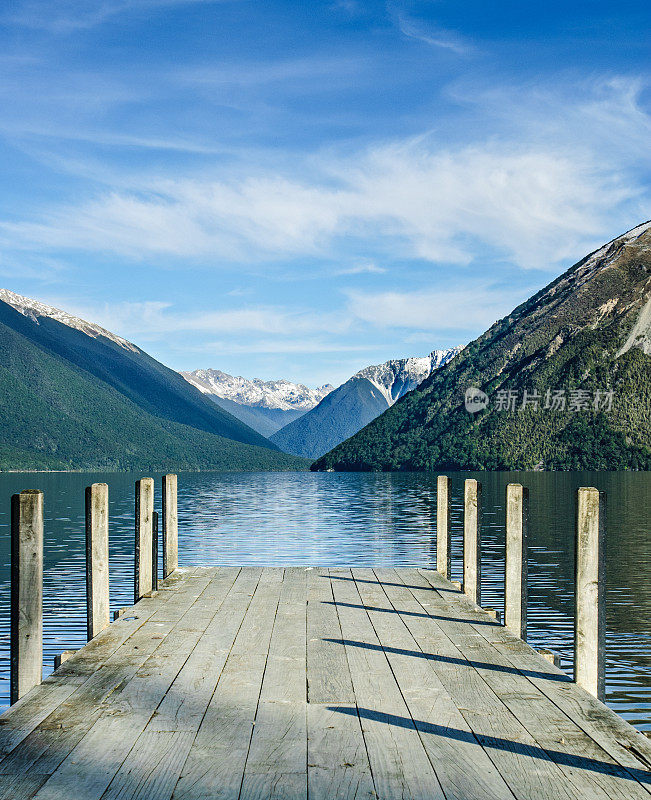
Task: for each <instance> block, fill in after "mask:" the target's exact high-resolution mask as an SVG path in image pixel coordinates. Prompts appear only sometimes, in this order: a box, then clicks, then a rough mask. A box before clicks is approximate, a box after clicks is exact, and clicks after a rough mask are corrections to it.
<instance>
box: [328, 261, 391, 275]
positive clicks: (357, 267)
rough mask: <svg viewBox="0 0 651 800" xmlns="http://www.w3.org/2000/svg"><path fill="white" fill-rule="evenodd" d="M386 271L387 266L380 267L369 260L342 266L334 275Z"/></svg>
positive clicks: (382, 272)
mask: <svg viewBox="0 0 651 800" xmlns="http://www.w3.org/2000/svg"><path fill="white" fill-rule="evenodd" d="M386 272H387V269H386V267H380V266H378V265H377V264H373V263H371V262H369V263H366V264H354V265H353V266H351V267H342V268H341V269H338V270H335V272H333V275H335V276H341V275H384V274H385V273H386Z"/></svg>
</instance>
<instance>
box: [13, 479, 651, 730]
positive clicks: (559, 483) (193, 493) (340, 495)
mask: <svg viewBox="0 0 651 800" xmlns="http://www.w3.org/2000/svg"><path fill="white" fill-rule="evenodd" d="M152 476H153V477H155V478H156V488H157V496H156V504H157V508H159V509H160V494H159V492H160V476H159V475H155V474H154V475H152ZM138 477H141V476H140V475H133V474H124V473H120V474H100V473H92V474H80V473H75V474H52V473H29V474H25V473H23V474H1V475H0V612H1V615H0V705H2V706H3V707H6V705H7V704H8V697H9V570H10V567H9V565H10V544H9V522H10V496H11V494H13V493H14V492H17V491H20V490H21V489H30V488H38V489H42V490H43V491H44V492H45V508H46V529H45V581H44V593H45V596H44V611H45V618H44V639H45V642H44V645H45V647H44V649H45V652H44V661H45V664H44V674H47V673H49V672H50V671H51V668H52V660H53V658H54V655H55V654H57V653H60V652H61V651H62V650H66V649H74V648H77V647H81V646H82V645H83V644H84V643H85V624H86V617H85V613H86V612H85V565H84V516H83V515H84V487H85V486H87V485H89V484H90V483H93V482H96V481H105V482H106V483H108V484H109V497H110V513H111V521H110V558H111V564H110V570H111V573H110V574H111V608H112V609H117V608H119V607H121V606H125V605H130V604H131V603H132V600H133V537H134V534H133V505H134V502H133V495H134V481H135V480H136V478H138ZM450 477H451V483H452V553H453V558H452V563H453V575H452V577H453V578H454V579H458V580H460V579H461V573H462V564H461V552H462V550H461V545H462V515H461V512H462V499H463V480H464V478H466V477H474V478H478V479H479V480H480V481H481V482H482V484H483V553H482V573H483V575H482V580H483V584H482V602H483V605H485V606H492V607H493V608H497V609H500V610H502V608H503V582H504V581H503V579H504V492H505V486H506V484H507V483H509V482H519V483H523V484H524V485H525V486H528V487H529V489H530V540H529V544H530V547H529V618H528V625H529V628H528V632H529V638H528V640H529V642H530V643H531V644H532V645H533V646H534V647H548V648H550V649H552V650H555V651H556V652H558V653H559V654H560V655H561V656H562V659H563V662H562V666H563V668H564V669H565V670H567V671H568V673H571V670H572V642H573V595H574V587H573V581H574V530H573V526H574V513H575V506H574V504H575V490H576V488H577V487H578V486H596V487H597V488H599V489H602V490H604V491H606V492H607V493H608V516H607V559H606V561H607V661H606V669H607V702H608V704H609V705H610V706H611V707H612V708H613V709H615V710H616V711H617V712H618V713H619V714H621V715H622V716H623V717H625V718H626V719H627V720H629V722H631V723H632V724H633V725H636V726H637V727H638V728H640V729H642V730H647V731H649V730H651V675H650V671H649V667H650V666H651V663H650V662H651V655H650V654H651V649H650V645H651V618H650V614H649V612H650V611H651V590H650V588H649V584H650V578H651V536H650V533H651V531H650V528H651V513H650V511H651V510H650V503H649V496H650V494H651V492H650V490H651V477H650V476H649V474H648V473H506V472H499V473H456V474H455V473H450ZM435 531H436V476H430V475H423V474H416V473H400V474H372V473H371V474H369V473H352V474H346V473H315V474H313V473H255V474H248V473H214V472H212V473H189V474H181V475H179V561H180V564H181V565H193V564H196V565H221V564H223V565H226V564H235V565H238V564H241V565H251V564H269V565H279V564H280V565H297V564H298V565H300V564H306V565H307V564H311V565H319V566H365V567H367V566H375V565H382V566H386V565H400V566H435Z"/></svg>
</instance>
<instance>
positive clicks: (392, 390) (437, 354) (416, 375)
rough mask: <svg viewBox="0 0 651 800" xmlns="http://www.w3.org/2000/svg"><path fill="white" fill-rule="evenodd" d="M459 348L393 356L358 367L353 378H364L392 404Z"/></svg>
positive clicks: (457, 351) (449, 358)
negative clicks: (404, 356) (379, 362)
mask: <svg viewBox="0 0 651 800" xmlns="http://www.w3.org/2000/svg"><path fill="white" fill-rule="evenodd" d="M461 349H462V348H461V347H460V346H459V347H450V348H448V349H447V350H433V351H432V352H431V353H430V354H429V355H428V356H424V357H423V358H419V357H417V356H416V357H413V358H394V359H391V361H385V362H384V364H377V365H376V366H372V367H365V368H364V369H360V371H359V372H357V373H355V375H353V378H366V380H368V381H370V382H371V383H372V384H373V386H375V387H376V388H377V389H378V390H379V391H380V392H381V393H382V396H383V397H384V399H385V400H386V401H387V403H388V405H389V406H392V405H393V404H394V403H395V402H396V400H399V399H400V398H401V397H402V396H403V394H406V393H407V392H410V391H411V390H412V389H415V388H416V387H417V386H418V384H420V383H422V382H423V381H424V380H425V378H427V376H428V375H429V374H430V372H432V370H434V369H438V368H439V367H442V366H443V365H444V364H447V363H448V361H450V360H451V359H452V358H454V357H455V356H456V354H457V353H459V352H460V351H461Z"/></svg>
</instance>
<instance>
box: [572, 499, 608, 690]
mask: <svg viewBox="0 0 651 800" xmlns="http://www.w3.org/2000/svg"><path fill="white" fill-rule="evenodd" d="M605 517H606V495H605V493H604V492H599V491H598V490H597V489H593V488H585V487H582V488H581V489H579V490H578V491H577V502H576V562H575V565H576V569H575V575H576V587H575V595H576V613H575V617H574V679H575V681H576V682H577V683H578V685H579V686H582V687H583V688H584V689H585V690H586V691H588V692H590V694H593V695H594V696H595V697H597V698H598V699H599V700H603V698H604V678H605V668H604V649H605V634H606V624H605V605H606V604H605V602H604V601H605V592H606V585H605Z"/></svg>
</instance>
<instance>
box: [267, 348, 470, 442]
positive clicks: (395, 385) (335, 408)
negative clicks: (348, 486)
mask: <svg viewBox="0 0 651 800" xmlns="http://www.w3.org/2000/svg"><path fill="white" fill-rule="evenodd" d="M460 351H461V347H452V348H448V349H447V350H433V351H432V352H431V353H430V354H429V355H428V356H424V357H422V358H419V357H410V358H398V359H390V360H389V361H385V362H384V363H382V364H376V365H371V366H369V367H364V368H363V369H361V370H359V371H358V372H356V373H355V374H354V375H353V376H352V377H351V378H349V379H348V380H347V381H346V382H345V383H343V384H342V385H341V386H339V387H338V388H337V389H335V390H334V391H333V392H330V393H329V394H328V395H327V396H326V397H324V398H323V400H321V402H320V403H319V404H318V405H317V406H315V407H314V408H313V409H312V410H310V411H308V412H307V413H306V414H304V415H303V416H302V417H300V418H299V419H298V420H296V421H295V422H291V423H289V424H288V425H286V426H285V427H284V428H281V430H280V431H278V432H277V433H274V434H273V435H272V436H271V437H270V439H271V441H272V442H274V443H275V444H277V445H278V446H279V447H280V448H281V449H282V450H285V452H288V453H294V454H295V455H300V456H303V457H305V458H318V457H319V456H320V455H322V454H323V453H325V452H327V451H328V450H329V449H330V448H332V447H334V446H335V445H336V444H338V443H339V442H341V441H343V440H344V439H347V438H348V437H349V436H352V435H353V434H354V433H356V432H357V431H358V430H360V428H363V427H364V426H365V425H367V424H368V423H369V422H371V420H373V419H375V417H377V416H378V415H379V414H381V413H382V412H383V411H385V410H386V409H387V408H390V407H391V406H392V405H393V404H394V403H395V402H396V400H398V399H399V398H400V397H402V396H403V395H404V394H405V393H406V392H409V391H411V390H412V389H413V388H415V387H416V386H418V385H419V384H420V383H421V381H422V380H424V379H425V378H426V377H427V375H429V374H430V373H431V371H432V370H433V369H438V368H439V367H440V366H441V365H442V364H445V363H447V362H448V361H449V360H450V359H452V358H454V356H456V355H457V354H458V353H459V352H460Z"/></svg>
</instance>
